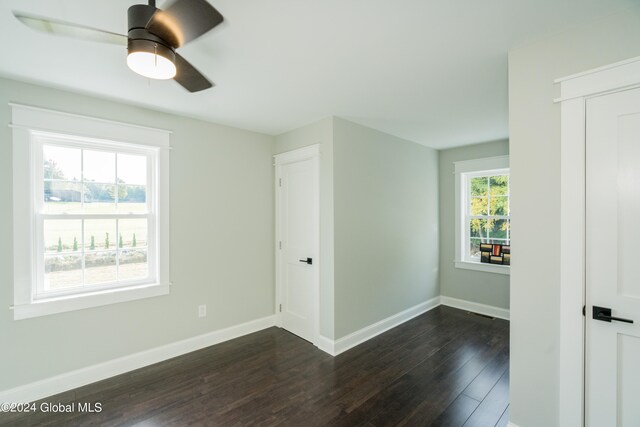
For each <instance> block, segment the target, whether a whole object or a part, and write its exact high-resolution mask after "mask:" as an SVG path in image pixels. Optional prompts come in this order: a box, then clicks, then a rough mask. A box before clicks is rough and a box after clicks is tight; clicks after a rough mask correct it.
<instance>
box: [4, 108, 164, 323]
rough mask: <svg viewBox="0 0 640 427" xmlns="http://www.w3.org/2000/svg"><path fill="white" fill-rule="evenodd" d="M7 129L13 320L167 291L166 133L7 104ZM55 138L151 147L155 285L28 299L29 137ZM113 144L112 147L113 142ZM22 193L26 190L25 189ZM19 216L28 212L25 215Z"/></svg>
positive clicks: (32, 253) (31, 248)
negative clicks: (154, 155)
mask: <svg viewBox="0 0 640 427" xmlns="http://www.w3.org/2000/svg"><path fill="white" fill-rule="evenodd" d="M9 105H10V106H11V108H12V122H11V124H10V127H11V128H12V130H13V230H14V235H13V237H14V238H13V269H14V295H13V306H11V307H10V308H11V309H13V318H14V319H15V320H18V319H27V318H31V317H37V316H44V315H48V314H54V313H62V312H66V311H73V310H80V309H84V308H90V307H98V306H102V305H107V304H114V303H119V302H124V301H131V300H136V299H141V298H149V297H154V296H159V295H166V294H168V293H169V287H170V282H169V149H170V148H171V146H170V137H171V132H170V131H167V130H162V129H154V128H149V127H144V126H138V125H132V124H127V123H119V122H115V121H110V120H104V119H99V118H94V117H87V116H81V115H77V114H71V113H64V112H59V111H54V110H48V109H45V108H39V107H32V106H26V105H20V104H14V103H10V104H9ZM43 132H44V133H48V134H57V135H61V136H66V137H71V138H78V137H80V138H87V139H93V140H107V141H117V142H120V143H125V144H135V145H142V146H147V147H155V148H157V149H158V152H157V171H158V177H157V180H156V185H157V192H156V194H157V200H156V207H157V221H158V224H157V227H158V228H157V248H158V257H157V259H158V267H157V277H156V281H155V283H151V284H145V285H140V286H132V287H127V288H118V289H102V290H99V291H96V292H89V293H83V294H76V295H71V296H60V297H52V298H47V299H38V300H36V299H35V298H34V292H33V286H35V283H36V271H35V267H34V266H35V265H36V263H37V260H36V252H37V250H36V248H37V242H36V238H35V233H34V224H35V219H34V214H35V210H34V209H35V206H34V204H35V195H36V194H37V192H36V189H37V186H38V185H41V183H40V182H36V174H35V173H34V171H33V170H32V168H31V165H32V164H33V156H34V155H35V150H34V147H35V145H36V144H37V142H36V141H35V138H34V134H37V133H43ZM116 144H117V143H116ZM25 189H27V191H25ZM25 212H28V213H30V214H28V215H25Z"/></svg>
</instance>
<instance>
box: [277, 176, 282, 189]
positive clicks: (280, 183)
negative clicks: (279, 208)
mask: <svg viewBox="0 0 640 427" xmlns="http://www.w3.org/2000/svg"><path fill="white" fill-rule="evenodd" d="M278 186H279V187H282V178H278Z"/></svg>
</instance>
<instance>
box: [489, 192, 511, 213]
mask: <svg viewBox="0 0 640 427" xmlns="http://www.w3.org/2000/svg"><path fill="white" fill-rule="evenodd" d="M508 205H509V197H507V196H491V215H500V216H505V215H508V214H509V206H508Z"/></svg>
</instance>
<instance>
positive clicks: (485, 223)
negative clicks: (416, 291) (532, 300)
mask: <svg viewBox="0 0 640 427" xmlns="http://www.w3.org/2000/svg"><path fill="white" fill-rule="evenodd" d="M455 170H456V218H457V224H456V267H459V268H467V269H474V270H483V271H491V272H497V273H505V274H508V270H509V268H508V266H503V265H495V264H487V263H482V262H481V259H480V258H481V255H480V247H481V244H483V243H488V244H500V245H510V244H511V219H510V182H509V159H508V157H506V156H504V157H492V158H486V159H478V160H472V161H465V162H457V163H455Z"/></svg>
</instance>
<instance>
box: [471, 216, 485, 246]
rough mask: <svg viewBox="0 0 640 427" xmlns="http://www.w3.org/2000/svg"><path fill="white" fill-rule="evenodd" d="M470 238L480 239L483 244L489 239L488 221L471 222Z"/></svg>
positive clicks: (473, 220) (477, 220) (474, 220)
mask: <svg viewBox="0 0 640 427" xmlns="http://www.w3.org/2000/svg"><path fill="white" fill-rule="evenodd" d="M469 237H471V238H472V239H473V238H478V239H480V240H482V242H485V241H486V238H487V220H486V219H472V220H470V221H469Z"/></svg>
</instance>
